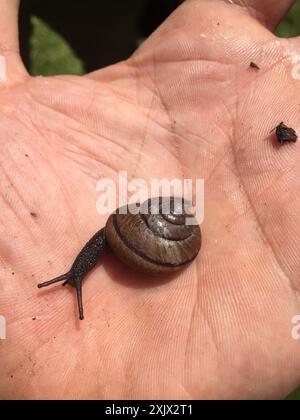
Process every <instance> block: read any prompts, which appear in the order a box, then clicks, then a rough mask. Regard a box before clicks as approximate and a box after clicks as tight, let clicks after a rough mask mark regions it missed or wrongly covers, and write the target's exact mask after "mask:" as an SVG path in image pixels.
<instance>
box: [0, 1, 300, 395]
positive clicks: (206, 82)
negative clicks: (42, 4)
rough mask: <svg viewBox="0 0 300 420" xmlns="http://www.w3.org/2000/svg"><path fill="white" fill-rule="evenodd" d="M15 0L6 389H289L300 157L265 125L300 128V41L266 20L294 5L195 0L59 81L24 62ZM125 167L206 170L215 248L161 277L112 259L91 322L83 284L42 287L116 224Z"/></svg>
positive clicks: (4, 114)
mask: <svg viewBox="0 0 300 420" xmlns="http://www.w3.org/2000/svg"><path fill="white" fill-rule="evenodd" d="M17 3H18V2H17V0H9V1H8V0H1V1H0V11H1V13H0V16H1V20H0V28H1V34H2V35H1V36H2V39H0V53H1V54H2V55H3V56H5V58H6V61H7V80H6V82H2V83H1V82H0V110H1V113H0V125H1V132H0V139H1V156H0V162H1V178H0V188H1V203H2V207H1V216H0V227H1V239H0V247H1V248H0V253H1V265H0V291H1V293H0V314H1V315H3V316H5V318H6V320H7V339H6V340H5V341H1V342H0V371H1V379H0V397H1V398H260V397H268V398H277V397H282V396H284V395H285V394H286V393H288V392H289V391H290V390H291V389H292V388H293V387H295V386H296V385H297V383H299V381H300V351H299V350H300V347H299V346H300V344H299V341H296V340H293V338H292V334H291V331H292V318H293V317H294V316H295V315H297V314H299V313H300V298H299V292H300V270H299V264H300V258H299V255H300V240H299V237H300V198H299V195H298V194H297V193H298V191H299V188H300V161H299V154H298V155H297V151H298V144H293V145H285V146H284V147H281V148H279V147H277V146H276V144H275V142H274V141H273V140H272V135H270V134H269V133H270V131H271V129H272V128H273V127H274V126H276V125H277V124H279V123H280V122H281V121H284V122H286V123H287V124H289V125H291V126H293V127H295V128H296V129H297V128H298V130H299V131H300V118H299V109H300V108H299V104H300V94H298V93H297V89H298V91H299V83H300V82H299V80H297V78H293V77H292V66H293V64H292V61H291V59H290V58H291V57H292V56H293V54H294V55H296V54H297V48H298V51H300V48H299V47H300V43H299V40H297V39H293V40H290V41H287V40H278V39H277V38H276V37H275V36H274V35H272V33H271V32H270V31H269V29H267V27H269V28H271V27H273V25H275V23H277V22H278V20H279V19H280V18H281V16H282V15H283V13H284V11H286V9H287V8H288V6H290V5H291V3H292V2H291V1H288V0H286V1H282V2H277V1H272V0H268V1H265V2H260V1H258V0H257V1H256V0H253V1H251V0H248V1H243V2H240V3H243V4H244V6H239V5H237V4H232V3H233V2H227V1H221V0H190V1H187V2H185V3H184V4H183V5H182V6H181V7H180V8H179V9H178V10H176V12H175V13H174V14H173V15H172V16H170V18H169V19H168V20H167V21H166V22H165V23H164V24H163V25H162V26H161V27H160V28H159V29H158V30H157V31H156V32H155V33H154V34H153V35H152V37H151V38H150V39H148V40H147V41H146V42H145V43H144V44H143V45H142V46H141V47H140V49H139V50H138V51H137V52H136V53H135V54H134V56H133V57H131V58H130V59H129V60H127V61H126V62H123V63H119V64H117V65H115V66H112V67H109V68H107V69H104V70H101V71H99V72H96V73H93V74H90V75H87V76H84V77H69V76H68V77H51V78H44V77H40V78H32V77H29V76H28V75H27V74H26V73H25V71H24V69H23V67H22V64H21V63H20V59H19V57H18V52H17V47H16V45H17V41H16V38H17V35H16V23H15V24H13V22H16V10H17ZM235 3H238V2H235ZM246 3H247V5H246ZM262 3H263V4H264V5H262ZM278 3H280V5H279V6H278ZM257 5H258V6H257ZM247 6H249V7H247ZM250 6H251V7H250ZM255 6H257V7H260V8H261V9H259V10H258V9H256V8H255ZM266 17H267V18H268V19H267V18H266ZM8 22H9V25H8ZM265 25H266V26H265ZM5 28H6V30H5ZM3 34H4V35H3ZM251 61H254V62H255V63H257V64H258V65H259V67H260V70H257V69H254V68H250V67H249V64H250V62H251ZM120 170H126V171H127V172H128V177H129V179H131V178H134V177H141V178H144V179H147V180H150V179H151V178H153V177H154V178H162V177H167V178H175V177H179V178H204V180H205V220H204V223H203V224H202V233H203V246H202V249H201V253H200V256H199V258H197V260H196V261H195V262H194V263H193V264H191V265H190V266H189V268H187V269H186V270H185V271H184V272H182V273H180V274H178V275H176V276H175V278H173V279H172V281H165V282H162V283H160V284H153V283H151V282H149V281H147V280H148V279H145V278H144V276H141V275H140V274H136V273H134V272H132V271H131V270H130V269H129V268H127V267H125V266H124V265H123V264H122V263H121V262H119V261H117V259H116V258H115V257H114V256H113V255H109V256H107V257H106V258H105V259H104V262H103V264H102V265H99V266H98V267H97V268H96V269H95V270H94V271H93V272H92V273H91V274H90V275H89V277H88V279H87V281H86V282H85V285H84V304H85V315H86V319H85V321H84V322H82V323H79V321H77V307H76V297H75V293H74V291H73V290H71V289H68V288H62V287H61V286H54V287H53V288H51V289H49V290H45V291H42V292H41V291H38V290H37V289H36V284H37V283H38V282H41V281H45V280H47V279H50V278H52V277H55V276H57V275H59V274H62V273H63V272H65V271H67V269H68V268H69V267H70V264H71V263H72V261H73V259H74V257H75V256H76V254H77V253H78V251H79V250H80V248H81V247H82V245H83V244H84V243H85V242H86V241H87V240H88V239H89V237H90V236H92V234H93V233H94V232H96V230H98V229H99V228H100V227H102V226H104V224H105V221H106V216H100V215H99V214H97V212H96V200H97V195H98V194H99V193H97V191H96V182H97V180H98V179H100V178H103V177H105V178H108V177H109V178H112V179H115V180H117V178H118V172H119V171H120Z"/></svg>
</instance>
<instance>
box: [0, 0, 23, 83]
mask: <svg viewBox="0 0 300 420" xmlns="http://www.w3.org/2000/svg"><path fill="white" fill-rule="evenodd" d="M19 5H20V0H0V87H1V85H3V84H9V85H11V84H15V83H19V82H20V80H21V79H23V78H24V77H25V76H26V75H27V72H26V69H25V67H24V65H23V63H22V60H21V57H20V54H19V39H18V11H19Z"/></svg>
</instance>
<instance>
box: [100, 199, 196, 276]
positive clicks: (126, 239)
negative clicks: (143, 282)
mask: <svg viewBox="0 0 300 420" xmlns="http://www.w3.org/2000/svg"><path fill="white" fill-rule="evenodd" d="M187 204H188V202H187V201H186V200H184V199H182V198H180V199H178V198H174V197H172V198H169V197H166V198H164V197H158V198H155V199H153V198H152V199H149V200H147V201H146V202H145V203H143V204H142V205H141V206H140V209H139V212H138V213H137V214H132V210H133V207H135V206H130V205H128V206H125V207H121V208H120V209H118V210H117V211H116V213H115V214H112V215H110V217H109V219H108V221H107V223H106V227H105V238H106V241H107V243H108V245H109V246H110V248H111V249H112V251H113V252H114V254H116V255H117V256H118V257H119V258H120V259H121V260H122V261H123V262H124V263H125V264H127V265H129V266H130V267H132V268H133V269H134V270H137V271H141V272H144V273H148V274H161V273H168V272H173V271H176V270H179V269H182V268H184V267H185V266H186V265H187V264H189V263H190V262H191V261H193V260H194V258H196V256H197V254H198V252H199V250H200V247H201V231H200V227H199V225H198V224H197V222H196V221H195V218H194V217H193V216H192V214H191V213H190V211H189V210H187V208H186V207H188V206H187ZM126 207H127V209H126ZM124 210H125V211H124ZM126 210H127V212H126ZM123 213H126V214H123ZM188 219H189V221H191V220H192V219H193V221H194V223H195V224H187V223H186V222H187V220H188Z"/></svg>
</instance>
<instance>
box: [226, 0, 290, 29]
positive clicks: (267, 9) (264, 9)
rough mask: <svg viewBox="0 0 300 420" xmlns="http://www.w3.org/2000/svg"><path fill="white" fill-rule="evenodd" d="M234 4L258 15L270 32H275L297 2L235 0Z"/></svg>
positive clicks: (286, 0) (285, 0)
mask: <svg viewBox="0 0 300 420" xmlns="http://www.w3.org/2000/svg"><path fill="white" fill-rule="evenodd" d="M227 1H229V0H227ZM234 3H236V4H238V5H240V6H242V7H246V8H247V9H248V10H249V11H250V13H252V14H254V15H256V17H257V18H258V19H259V20H261V21H262V22H263V23H264V24H265V25H266V26H267V27H268V28H269V29H270V30H273V29H274V28H275V27H276V26H277V25H278V23H279V22H280V21H281V20H282V18H283V17H284V15H285V14H286V13H287V11H288V10H289V9H290V8H291V7H292V6H293V4H294V3H295V0H280V1H278V0H263V1H262V0H234Z"/></svg>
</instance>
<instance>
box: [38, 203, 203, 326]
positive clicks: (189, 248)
mask: <svg viewBox="0 0 300 420" xmlns="http://www.w3.org/2000/svg"><path fill="white" fill-rule="evenodd" d="M136 209H137V211H134V210H136ZM188 220H189V223H187V221H188ZM200 247H201V231H200V227H199V225H198V224H197V221H196V219H195V218H194V216H193V215H192V213H191V212H190V208H189V202H188V201H187V200H185V199H184V198H174V197H157V198H152V199H151V198H150V199H148V200H146V201H145V202H144V203H142V204H138V205H132V204H131V205H127V206H123V207H120V208H119V209H117V210H116V212H115V213H112V214H111V215H110V216H109V218H108V220H107V222H106V225H105V227H104V228H102V229H100V230H99V231H98V232H97V233H96V234H95V235H94V236H93V237H92V238H91V239H90V240H89V241H88V242H87V243H86V245H85V246H84V247H83V248H82V250H81V251H80V253H79V254H78V256H77V257H76V258H75V261H74V263H73V265H72V266H71V268H70V270H69V271H68V272H67V273H65V274H63V275H61V276H59V277H56V278H54V279H52V280H49V281H46V282H44V283H41V284H38V288H43V287H47V286H50V285H51V284H54V283H58V282H64V283H63V286H65V285H66V284H68V285H70V286H72V287H75V288H76V292H77V301H78V310H79V319H80V320H83V319H84V315H83V302H82V281H83V279H84V277H85V276H86V274H87V273H88V272H89V271H90V270H91V269H92V268H93V267H94V266H95V265H96V264H97V263H98V261H99V260H100V259H101V258H102V256H104V255H105V254H106V253H108V252H110V251H112V252H113V253H114V254H115V255H117V256H118V257H119V258H120V259H121V260H122V261H123V262H124V263H125V264H127V265H128V266H130V267H131V268H133V269H134V270H137V271H140V272H143V273H146V274H152V275H159V274H163V273H170V272H173V271H176V270H180V269H183V268H184V267H186V266H187V265H188V264H189V263H190V262H192V261H193V260H194V259H195V258H196V256H197V255H198V252H199V250H200Z"/></svg>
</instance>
